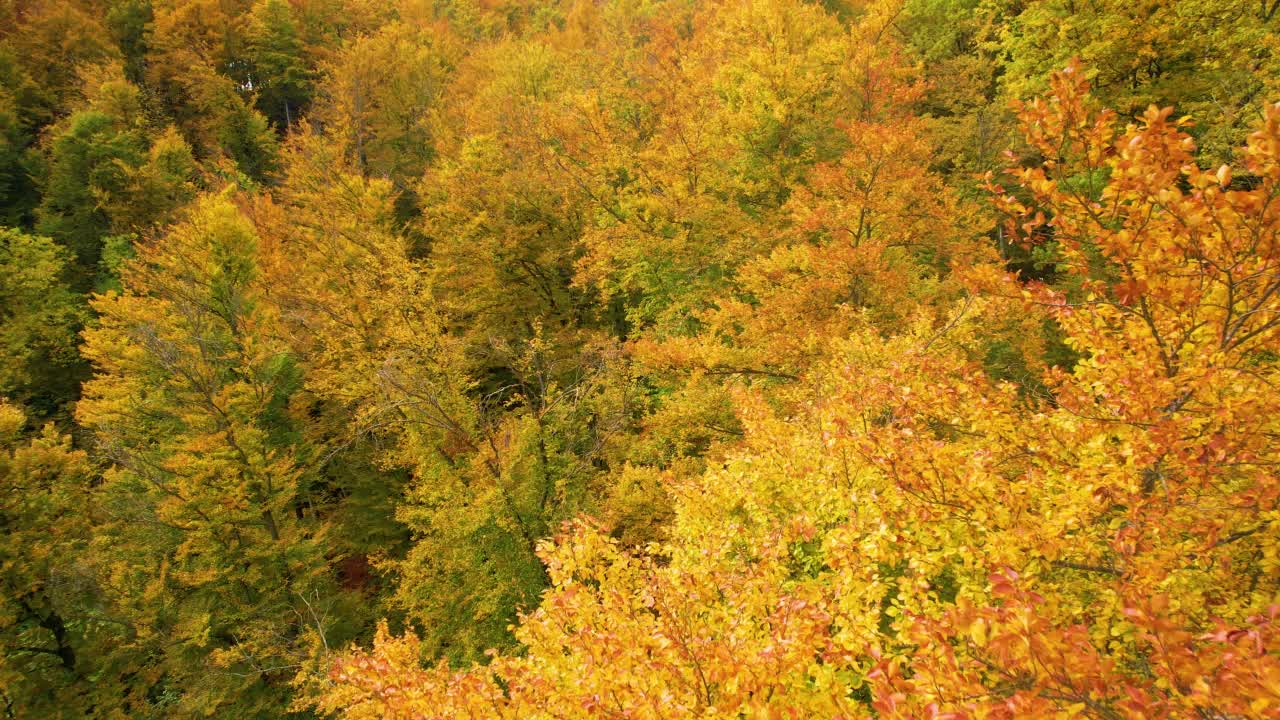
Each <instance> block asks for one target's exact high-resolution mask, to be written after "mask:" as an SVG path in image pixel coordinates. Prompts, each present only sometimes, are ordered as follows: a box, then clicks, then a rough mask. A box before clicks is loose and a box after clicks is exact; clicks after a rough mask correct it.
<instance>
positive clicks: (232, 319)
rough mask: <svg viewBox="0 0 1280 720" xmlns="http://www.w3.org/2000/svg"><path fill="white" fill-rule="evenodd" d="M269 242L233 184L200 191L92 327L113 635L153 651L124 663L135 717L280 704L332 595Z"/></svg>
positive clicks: (104, 558) (142, 253) (318, 634)
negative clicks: (265, 287)
mask: <svg viewBox="0 0 1280 720" xmlns="http://www.w3.org/2000/svg"><path fill="white" fill-rule="evenodd" d="M259 244H260V241H259V239H258V237H257V235H256V234H255V232H254V228H253V226H252V225H251V224H250V223H249V221H248V220H247V219H245V218H244V217H243V216H242V215H241V213H240V211H239V210H238V209H237V207H236V205H235V204H234V203H233V200H232V198H230V197H228V196H226V195H215V196H210V197H205V198H202V199H200V200H199V201H198V202H197V203H196V204H195V206H194V207H193V208H192V209H191V211H190V213H189V215H188V216H187V217H186V218H185V219H184V221H183V222H182V223H180V224H178V225H176V226H175V227H174V228H173V229H172V230H171V231H170V232H168V233H167V234H166V235H164V236H163V237H162V238H160V239H157V240H154V241H152V242H149V243H147V244H145V245H144V246H142V247H141V248H139V251H138V257H137V259H136V260H135V261H133V262H131V263H130V264H128V265H127V266H126V267H125V268H124V270H123V274H122V282H123V285H124V290H123V292H118V293H117V292H112V293H109V294H108V295H105V296H99V297H98V298H96V299H95V300H94V303H93V304H94V309H95V310H96V311H97V312H98V314H99V315H100V319H99V321H98V322H97V323H96V324H95V326H94V327H92V328H91V329H89V330H86V331H85V345H84V350H83V352H84V355H85V356H86V357H87V358H88V359H89V360H90V361H92V363H93V365H94V368H95V370H96V375H95V377H94V378H93V379H92V380H91V381H90V382H88V383H86V385H85V386H84V398H83V399H82V400H81V401H80V403H79V405H78V407H77V419H78V420H79V421H80V422H81V423H82V424H83V425H84V426H85V427H86V428H88V429H89V430H91V431H92V432H93V438H94V441H95V445H96V448H97V450H98V452H99V453H100V456H101V457H102V458H103V460H104V461H105V462H106V463H107V464H108V466H107V468H106V469H105V470H104V472H103V475H102V480H101V482H100V483H99V484H98V485H97V487H96V488H95V489H94V495H95V499H96V502H97V504H98V506H99V507H100V508H101V511H102V514H103V516H104V517H103V520H102V522H101V524H100V525H99V526H98V527H97V528H96V529H95V533H94V550H93V552H95V553H98V554H99V557H100V561H99V562H100V565H101V566H102V576H101V578H100V583H101V584H102V586H103V593H104V595H105V596H106V598H107V600H106V602H108V603H109V604H110V606H111V608H112V610H113V614H114V615H116V616H117V617H120V618H122V619H123V620H125V621H127V622H128V623H129V625H130V626H131V627H132V632H131V633H130V634H129V636H128V637H127V639H126V642H123V643H121V645H120V647H118V648H117V650H118V651H119V652H122V653H126V654H127V655H128V656H129V657H132V658H134V659H135V662H136V660H137V659H138V658H145V659H146V660H145V662H142V664H141V665H137V666H136V667H134V668H133V670H132V671H128V672H125V671H123V670H122V673H124V674H123V676H122V679H123V681H124V682H125V684H126V689H125V690H124V691H122V692H123V697H122V698H121V699H120V701H119V703H120V706H121V707H122V708H125V709H127V711H128V712H133V713H136V714H138V715H140V716H148V714H164V713H175V712H176V713H180V714H186V713H207V712H214V711H218V709H219V708H223V709H225V708H231V707H234V708H237V710H236V712H237V713H241V714H246V715H255V714H260V713H264V712H269V709H270V708H273V707H278V706H279V704H280V703H282V702H284V701H285V700H286V697H285V696H284V694H283V693H282V692H281V691H280V689H279V688H280V683H281V682H282V681H285V680H288V679H290V678H292V677H293V675H294V674H296V673H297V671H298V668H299V667H302V666H305V662H306V658H307V657H308V653H309V652H310V650H311V649H312V648H313V646H314V647H318V646H320V645H321V644H323V642H324V641H325V633H326V627H325V625H324V622H323V618H324V616H325V611H326V609H327V608H328V607H330V606H331V604H332V603H333V602H335V600H334V596H335V594H336V591H335V589H334V587H333V578H332V577H331V574H330V572H329V569H328V566H327V564H326V561H325V557H324V554H325V549H326V539H325V536H326V521H325V513H324V507H323V505H324V498H323V497H321V496H319V495H318V494H317V493H315V492H314V491H313V484H314V482H315V467H316V462H317V458H316V456H315V451H314V449H313V448H311V447H310V446H309V445H308V444H307V443H306V441H305V439H304V438H302V437H300V435H299V432H298V427H297V425H296V423H295V422H294V420H293V419H292V418H291V417H290V416H289V413H288V408H289V402H290V398H291V396H292V395H293V394H294V393H295V392H296V391H297V390H298V388H299V384H300V378H299V371H298V369H297V366H296V363H295V361H294V360H293V359H292V358H291V357H290V354H289V352H288V351H287V349H286V348H284V347H282V346H281V345H279V344H278V343H276V342H274V341H273V339H272V336H271V335H270V333H269V332H268V331H267V329H268V328H270V327H271V326H273V325H274V324H275V322H276V319H275V316H274V315H273V314H272V313H271V312H270V306H269V305H267V304H266V303H264V302H263V301H262V290H261V289H260V285H259V283H260V282H261V272H260V270H259V267H260V261H259V252H260V250H259ZM300 664H301V665H300Z"/></svg>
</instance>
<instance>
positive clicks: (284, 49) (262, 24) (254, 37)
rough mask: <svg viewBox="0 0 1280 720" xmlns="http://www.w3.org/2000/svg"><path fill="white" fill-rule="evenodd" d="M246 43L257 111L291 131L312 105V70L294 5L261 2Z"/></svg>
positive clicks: (252, 16) (251, 19)
mask: <svg viewBox="0 0 1280 720" xmlns="http://www.w3.org/2000/svg"><path fill="white" fill-rule="evenodd" d="M246 35H247V37H246V40H245V44H246V50H247V57H248V68H247V71H248V78H247V81H248V83H249V84H250V85H251V86H252V88H253V92H254V93H255V94H256V95H257V103H256V105H257V108H258V111H259V112H261V113H262V114H263V115H265V116H266V117H267V119H269V120H270V121H271V122H272V123H274V124H275V126H276V127H278V128H288V127H289V126H290V125H292V124H293V121H294V120H296V119H297V118H299V117H300V116H301V115H302V113H303V112H304V111H305V110H306V109H307V106H308V105H309V104H310V102H311V94H312V83H313V76H314V72H313V71H312V69H311V67H310V65H309V63H308V58H307V57H306V55H305V52H304V50H305V48H304V47H303V45H302V40H301V38H300V37H299V33H298V27H297V23H296V22H295V20H294V17H293V11H292V8H291V5H290V4H289V3H288V2H285V0H261V2H259V3H258V4H257V5H255V6H254V8H253V11H252V13H250V15H249V27H248V31H247V33H246Z"/></svg>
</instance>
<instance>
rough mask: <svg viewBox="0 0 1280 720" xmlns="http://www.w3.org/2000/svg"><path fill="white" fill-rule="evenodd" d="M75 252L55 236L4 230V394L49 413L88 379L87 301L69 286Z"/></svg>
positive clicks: (0, 360) (0, 301)
mask: <svg viewBox="0 0 1280 720" xmlns="http://www.w3.org/2000/svg"><path fill="white" fill-rule="evenodd" d="M70 261H71V257H70V253H68V252H67V251H66V250H65V249H64V248H62V247H60V246H59V245H58V244H57V243H54V242H53V241H52V240H50V239H49V238H44V237H33V236H31V235H26V234H24V233H21V232H19V231H17V230H9V229H3V228H0V395H3V396H8V397H13V398H17V399H19V400H20V401H21V402H23V403H24V404H26V405H27V406H28V407H29V408H30V409H31V410H32V411H34V412H35V413H36V414H37V415H39V416H43V417H49V416H50V415H52V414H53V413H55V412H56V411H58V410H59V408H60V406H61V405H62V404H63V403H65V402H67V401H69V400H73V399H74V398H75V396H76V386H77V384H78V382H79V381H80V379H81V378H82V377H83V375H84V372H83V365H82V364H81V362H80V358H79V356H78V354H77V348H76V345H77V342H76V341H77V337H76V334H77V333H78V332H79V329H80V326H81V324H82V322H83V320H84V315H85V308H84V307H83V304H82V301H81V300H80V299H79V298H78V297H77V296H76V295H75V294H74V293H72V292H71V290H70V289H69V288H68V286H67V276H68V269H69V267H68V266H69V265H70V264H71V263H70Z"/></svg>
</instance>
